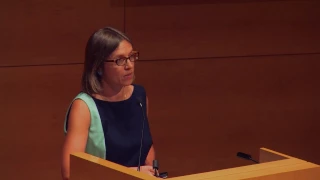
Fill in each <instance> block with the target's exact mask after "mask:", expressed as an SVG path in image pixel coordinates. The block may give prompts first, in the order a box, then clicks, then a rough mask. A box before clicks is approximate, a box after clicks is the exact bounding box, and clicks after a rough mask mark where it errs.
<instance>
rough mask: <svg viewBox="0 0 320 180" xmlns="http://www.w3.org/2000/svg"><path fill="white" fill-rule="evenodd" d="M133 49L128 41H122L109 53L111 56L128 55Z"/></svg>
mask: <svg viewBox="0 0 320 180" xmlns="http://www.w3.org/2000/svg"><path fill="white" fill-rule="evenodd" d="M132 51H133V48H132V45H131V44H130V43H129V42H128V41H122V42H121V43H120V44H119V46H118V48H117V49H116V50H114V51H113V53H112V54H111V56H112V57H117V56H128V55H129V54H130V53H131V52H132Z"/></svg>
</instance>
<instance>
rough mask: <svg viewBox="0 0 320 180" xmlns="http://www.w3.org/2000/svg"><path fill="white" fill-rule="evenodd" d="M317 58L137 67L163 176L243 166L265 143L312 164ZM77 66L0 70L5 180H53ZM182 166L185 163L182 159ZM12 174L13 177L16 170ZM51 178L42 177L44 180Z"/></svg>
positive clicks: (57, 172) (76, 88)
mask: <svg viewBox="0 0 320 180" xmlns="http://www.w3.org/2000/svg"><path fill="white" fill-rule="evenodd" d="M319 58H320V55H313V56H311V55H310V56H284V57H261V58H258V59H257V58H233V59H228V58H226V59H202V60H201V59H196V60H181V61H176V60H175V61H141V62H139V63H137V69H136V70H137V71H136V72H137V81H136V82H137V83H139V84H143V85H144V86H145V87H146V89H147V91H148V96H149V101H150V112H149V113H150V124H151V129H152V133H153V136H154V142H155V147H156V150H157V156H158V159H159V162H160V167H161V168H162V170H163V171H169V173H170V176H171V177H172V176H178V175H185V174H191V173H197V172H204V171H211V170H217V169H222V168H230V167H235V166H241V165H246V164H250V162H247V161H244V160H242V159H238V158H236V156H235V154H236V152H237V151H245V152H248V153H251V154H253V155H254V157H256V158H257V157H258V156H257V155H258V148H260V147H267V148H271V149H274V150H277V151H281V152H284V153H287V154H290V155H292V156H297V157H300V158H303V159H307V160H309V161H312V162H315V163H320V156H319V155H318V154H317V152H318V151H320V146H319V145H318V143H317V137H318V136H317V134H316V132H317V130H318V129H319V127H320V124H319V121H317V120H318V119H319V114H320V113H319V111H320V109H319V106H318V102H319V101H320V96H319V92H320V85H319V83H318V79H319V76H320V74H319V72H318V69H319V68H320V61H319V60H318V59H319ZM81 70H82V65H65V66H42V67H19V68H17V67H16V68H0V76H1V77H6V78H2V79H0V86H1V87H2V89H1V97H0V99H1V100H2V103H1V105H0V114H1V119H2V121H1V124H0V127H1V130H0V137H1V139H0V140H1V142H2V151H1V152H2V153H1V157H0V158H1V159H2V163H1V166H0V168H1V169H2V170H3V172H4V173H3V175H2V177H4V179H17V178H26V177H28V178H30V179H49V178H52V179H58V178H59V177H60V152H61V145H62V143H63V137H64V135H63V119H64V115H65V111H66V108H67V106H68V105H69V103H70V101H71V99H72V98H73V97H74V96H75V95H76V93H77V92H78V91H79V82H80V77H81ZM184 161H186V162H184ZM17 172H19V173H17ZM49 180H50V179H49Z"/></svg>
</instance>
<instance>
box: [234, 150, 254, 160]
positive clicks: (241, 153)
mask: <svg viewBox="0 0 320 180" xmlns="http://www.w3.org/2000/svg"><path fill="white" fill-rule="evenodd" d="M237 156H238V157H240V158H243V159H247V160H251V155H249V154H246V153H243V152H238V153H237Z"/></svg>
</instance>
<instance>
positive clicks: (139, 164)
mask: <svg viewBox="0 0 320 180" xmlns="http://www.w3.org/2000/svg"><path fill="white" fill-rule="evenodd" d="M139 105H140V107H141V110H142V114H143V119H142V130H141V140H140V152H139V163H138V171H140V166H141V151H142V140H143V131H144V120H145V118H146V117H145V115H144V111H143V107H142V103H141V102H140V101H139Z"/></svg>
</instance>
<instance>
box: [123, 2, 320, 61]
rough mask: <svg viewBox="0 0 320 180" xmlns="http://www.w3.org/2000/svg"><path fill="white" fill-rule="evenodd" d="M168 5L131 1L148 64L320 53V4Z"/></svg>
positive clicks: (132, 21) (131, 25) (129, 28)
mask: <svg viewBox="0 0 320 180" xmlns="http://www.w3.org/2000/svg"><path fill="white" fill-rule="evenodd" d="M134 2H137V3H134ZM143 2H145V3H146V5H143ZM168 2H169V1H165V2H164V5H163V4H162V5H159V3H151V2H149V3H148V2H146V1H138V0H137V1H135V0H130V1H128V2H127V1H126V4H128V5H127V6H126V16H125V29H126V33H127V34H128V36H129V37H131V39H132V40H133V42H134V43H135V45H136V48H137V49H138V50H139V51H140V52H141V59H143V60H153V59H188V58H206V57H226V56H227V57H228V56H254V55H269V54H300V53H319V52H320V48H319V47H320V46H319V41H320V33H318V32H320V23H318V21H319V19H320V11H318V9H319V7H320V2H319V1H308V0H307V1H259V2H258V1H245V2H246V3H241V2H242V1H240V2H237V3H236V2H235V1H228V3H222V2H221V1H218V2H220V3H213V2H215V1H210V2H212V3H210V2H207V3H203V2H202V1H201V2H202V3H201V2H199V3H198V4H197V3H196V1H194V2H193V3H191V4H185V5H182V3H180V4H179V3H176V4H175V3H168ZM174 2H177V1H174ZM188 2H191V1H188ZM160 4H161V3H160Z"/></svg>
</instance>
